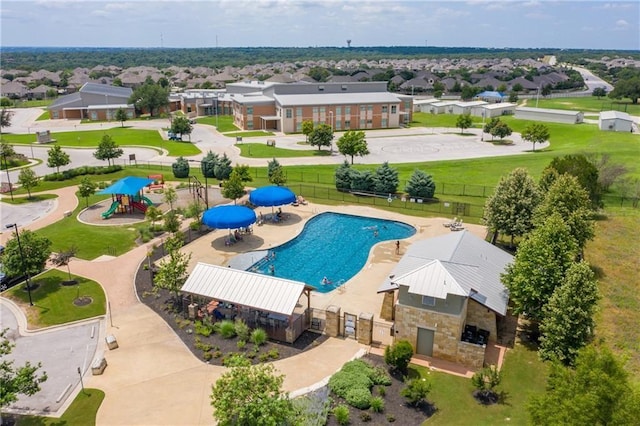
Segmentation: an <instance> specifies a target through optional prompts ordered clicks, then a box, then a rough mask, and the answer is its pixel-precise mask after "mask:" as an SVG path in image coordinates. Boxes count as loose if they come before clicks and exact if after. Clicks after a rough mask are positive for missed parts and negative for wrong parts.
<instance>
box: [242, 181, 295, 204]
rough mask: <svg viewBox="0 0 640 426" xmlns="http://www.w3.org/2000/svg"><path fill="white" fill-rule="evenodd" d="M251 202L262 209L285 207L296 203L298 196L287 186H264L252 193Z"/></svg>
mask: <svg viewBox="0 0 640 426" xmlns="http://www.w3.org/2000/svg"><path fill="white" fill-rule="evenodd" d="M249 201H251V203H252V204H255V205H256V206H260V207H274V206H283V205H285V204H291V203H293V202H295V201H296V194H294V193H293V191H291V190H290V189H289V188H287V187H285V186H263V187H262V188H258V189H254V190H253V191H251V193H250V194H249Z"/></svg>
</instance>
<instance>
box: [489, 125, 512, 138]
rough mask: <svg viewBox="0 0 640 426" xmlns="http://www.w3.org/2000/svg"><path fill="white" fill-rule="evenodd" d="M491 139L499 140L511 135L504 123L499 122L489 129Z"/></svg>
mask: <svg viewBox="0 0 640 426" xmlns="http://www.w3.org/2000/svg"><path fill="white" fill-rule="evenodd" d="M490 133H491V137H492V138H493V137H495V136H497V137H499V138H500V139H504V138H505V137H507V136H509V135H511V133H512V131H511V127H509V125H508V124H507V123H505V122H504V121H500V122H498V123H496V125H495V126H494V127H493V129H491V132H490Z"/></svg>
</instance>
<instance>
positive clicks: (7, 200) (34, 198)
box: [0, 194, 58, 205]
mask: <svg viewBox="0 0 640 426" xmlns="http://www.w3.org/2000/svg"><path fill="white" fill-rule="evenodd" d="M54 198H58V196H57V195H56V194H37V195H34V196H32V197H31V198H29V197H14V198H13V200H12V199H11V198H9V197H3V198H2V200H0V202H3V203H8V204H13V205H18V204H29V203H35V202H36V201H44V200H52V199H54Z"/></svg>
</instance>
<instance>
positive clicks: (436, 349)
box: [378, 230, 513, 369]
mask: <svg viewBox="0 0 640 426" xmlns="http://www.w3.org/2000/svg"><path fill="white" fill-rule="evenodd" d="M512 261H513V257H512V256H511V255H510V254H508V253H506V252H505V251H503V250H501V249H499V248H498V247H496V246H493V245H491V244H489V243H487V242H486V241H484V240H483V239H481V238H478V237H476V236H475V235H473V234H471V233H470V232H468V231H464V230H463V231H458V232H451V233H450V234H446V235H442V236H439V237H435V238H429V239H426V240H422V241H418V242H416V243H414V244H412V245H411V246H410V247H409V248H408V250H407V252H406V254H405V255H404V256H403V257H402V259H401V260H400V262H398V265H397V266H396V267H395V269H394V270H393V272H392V273H391V275H390V276H389V277H388V278H387V279H386V280H385V281H384V282H383V283H382V285H381V286H380V288H379V290H378V293H386V294H385V298H384V302H383V307H382V315H381V316H382V317H383V318H385V319H388V320H389V319H394V320H395V321H394V330H395V339H396V340H399V339H406V340H408V341H409V342H411V344H412V345H413V347H414V349H415V352H416V353H417V354H420V355H425V356H430V357H434V358H440V359H444V360H447V361H452V362H455V363H458V364H462V365H464V366H466V367H468V368H471V369H480V368H482V367H483V365H484V363H485V350H486V347H487V345H489V344H494V343H495V342H496V341H497V332H498V329H499V327H498V322H499V321H501V320H502V319H504V317H505V316H506V314H507V305H508V303H509V296H508V293H507V289H506V288H505V287H504V286H503V284H502V282H501V281H500V274H501V273H502V272H503V271H504V270H505V267H506V266H507V265H508V264H509V263H511V262H512Z"/></svg>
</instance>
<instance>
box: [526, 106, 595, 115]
mask: <svg viewBox="0 0 640 426" xmlns="http://www.w3.org/2000/svg"><path fill="white" fill-rule="evenodd" d="M519 112H539V113H542V114H555V115H571V116H575V115H579V114H582V113H581V112H580V111H566V110H562V109H550V108H533V107H517V108H516V114H517V113H519Z"/></svg>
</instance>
